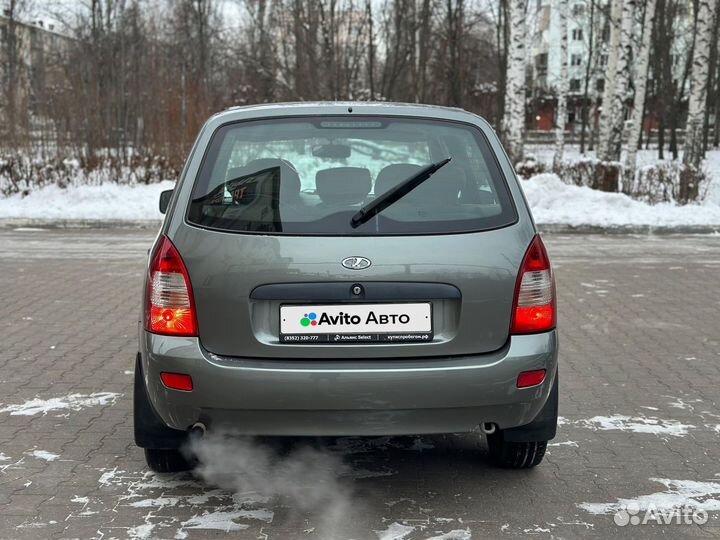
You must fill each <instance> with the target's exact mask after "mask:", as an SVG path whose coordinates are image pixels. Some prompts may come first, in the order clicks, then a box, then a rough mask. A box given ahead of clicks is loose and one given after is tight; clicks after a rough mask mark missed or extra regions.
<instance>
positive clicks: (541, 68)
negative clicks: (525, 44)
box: [535, 53, 548, 75]
mask: <svg viewBox="0 0 720 540" xmlns="http://www.w3.org/2000/svg"><path fill="white" fill-rule="evenodd" d="M547 66H548V53H541V54H538V55H537V56H536V57H535V70H536V71H537V73H538V75H544V74H545V73H547Z"/></svg>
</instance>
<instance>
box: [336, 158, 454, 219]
mask: <svg viewBox="0 0 720 540" xmlns="http://www.w3.org/2000/svg"><path fill="white" fill-rule="evenodd" d="M450 159H452V158H449V157H448V158H445V159H443V160H441V161H438V162H437V163H433V164H431V165H428V166H427V167H424V168H423V169H421V170H420V171H418V172H417V173H416V174H413V175H412V176H411V177H410V178H408V179H407V180H403V181H402V182H400V183H399V184H398V185H397V186H395V187H394V188H392V189H391V190H390V191H386V192H385V193H383V194H382V195H380V196H379V197H378V198H377V199H375V200H373V201H371V202H369V203H368V204H366V205H365V206H363V207H362V208H360V210H358V211H357V212H356V213H355V215H354V216H353V217H352V219H350V226H351V227H352V228H353V229H356V228H358V227H359V226H360V225H362V224H363V223H366V222H367V221H369V220H371V219H372V218H373V217H375V216H376V215H378V214H379V213H380V212H382V211H383V210H385V209H386V208H387V207H388V206H390V205H391V204H394V203H396V202H397V201H399V200H400V199H402V198H403V197H404V196H405V195H407V194H408V193H410V192H411V191H412V190H413V189H415V188H416V187H418V186H419V185H420V184H422V183H423V182H424V181H425V180H427V179H428V178H430V177H431V176H432V175H433V174H435V173H436V172H437V171H438V170H439V169H441V168H442V167H444V166H445V165H447V164H448V163H449V162H450Z"/></svg>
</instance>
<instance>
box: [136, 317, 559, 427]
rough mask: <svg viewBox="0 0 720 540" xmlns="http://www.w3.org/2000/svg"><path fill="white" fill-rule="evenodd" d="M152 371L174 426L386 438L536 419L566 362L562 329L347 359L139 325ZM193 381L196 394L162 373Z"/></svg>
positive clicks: (148, 376)
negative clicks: (493, 345)
mask: <svg viewBox="0 0 720 540" xmlns="http://www.w3.org/2000/svg"><path fill="white" fill-rule="evenodd" d="M140 341H141V354H142V362H143V374H144V376H145V384H146V386H147V389H148V395H149V396H150V399H151V401H152V403H153V406H154V408H155V410H156V411H157V413H158V415H159V416H160V417H161V418H162V419H163V421H164V422H166V423H167V425H168V426H170V427H172V428H174V429H181V430H184V429H188V428H189V427H190V426H192V425H193V424H194V423H195V422H203V423H205V424H206V425H208V426H209V427H211V428H212V429H227V430H232V431H236V432H239V433H246V434H258V435H351V434H354V435H380V434H395V435H400V434H411V433H443V432H461V431H471V430H473V429H474V428H475V427H476V426H477V425H478V424H479V423H481V422H493V423H496V424H498V426H500V427H501V428H511V427H516V426H521V425H524V424H527V423H529V422H531V421H532V420H533V418H535V416H536V415H537V414H538V412H539V411H540V409H541V408H542V406H543V405H544V403H545V401H546V400H547V397H548V394H549V392H550V389H551V388H552V383H553V380H554V374H555V372H556V369H557V349H558V337H557V331H555V330H553V331H551V332H547V333H543V334H535V335H528V336H513V337H512V338H511V339H510V340H509V342H508V344H507V345H506V346H505V347H503V348H502V349H501V350H499V351H495V352H494V353H489V354H485V355H472V356H458V357H439V358H423V359H412V360H408V359H396V358H387V359H384V360H383V361H382V362H380V361H378V360H376V359H363V360H353V361H348V360H344V359H336V360H332V361H330V360H307V359H284V360H267V359H253V358H234V357H222V356H218V355H215V354H212V353H210V352H208V351H206V350H204V349H203V348H202V346H201V345H200V342H199V340H198V339H197V338H184V337H170V336H159V335H155V334H150V333H149V332H146V331H145V330H142V329H141V330H140ZM532 369H546V370H547V372H548V374H549V376H548V377H546V379H545V381H544V382H543V384H541V385H538V386H535V387H532V388H524V389H518V388H516V380H517V374H518V373H519V372H520V371H525V370H532ZM163 371H179V372H182V373H187V374H189V375H191V377H192V378H193V385H194V388H193V391H192V392H182V391H177V390H171V389H168V388H166V387H165V386H163V384H162V382H161V381H160V373H161V372H163Z"/></svg>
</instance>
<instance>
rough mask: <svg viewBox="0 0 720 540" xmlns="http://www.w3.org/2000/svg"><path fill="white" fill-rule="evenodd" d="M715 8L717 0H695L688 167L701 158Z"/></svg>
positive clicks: (686, 147)
mask: <svg viewBox="0 0 720 540" xmlns="http://www.w3.org/2000/svg"><path fill="white" fill-rule="evenodd" d="M716 11H717V0H699V2H698V16H697V28H696V33H695V47H694V51H693V56H692V76H691V80H690V101H689V103H688V120H687V128H686V130H685V148H684V154H683V163H684V164H685V165H689V166H691V167H699V166H700V162H701V161H702V159H703V149H702V131H703V108H704V106H705V101H706V96H707V84H708V67H709V56H710V44H711V42H712V30H713V26H714V24H713V23H714V20H713V19H714V16H715V13H716Z"/></svg>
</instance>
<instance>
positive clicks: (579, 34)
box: [572, 28, 583, 41]
mask: <svg viewBox="0 0 720 540" xmlns="http://www.w3.org/2000/svg"><path fill="white" fill-rule="evenodd" d="M572 38H573V41H582V38H583V31H582V28H575V29H573V31H572Z"/></svg>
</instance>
